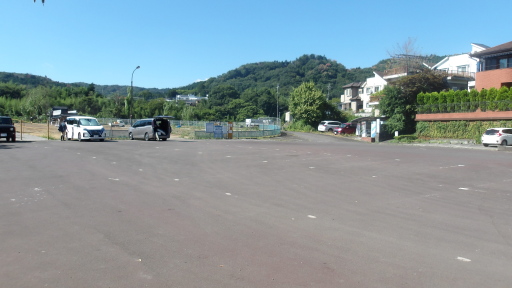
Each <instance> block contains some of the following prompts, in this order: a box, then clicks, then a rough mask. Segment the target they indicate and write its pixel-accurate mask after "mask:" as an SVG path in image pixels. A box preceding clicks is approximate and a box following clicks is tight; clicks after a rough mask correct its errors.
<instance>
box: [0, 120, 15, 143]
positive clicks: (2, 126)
mask: <svg viewBox="0 0 512 288" xmlns="http://www.w3.org/2000/svg"><path fill="white" fill-rule="evenodd" d="M1 138H5V140H6V141H7V142H9V141H12V142H16V127H14V123H13V122H12V118H11V117H7V116H0V139H1Z"/></svg>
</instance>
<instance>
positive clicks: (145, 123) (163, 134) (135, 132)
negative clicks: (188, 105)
mask: <svg viewBox="0 0 512 288" xmlns="http://www.w3.org/2000/svg"><path fill="white" fill-rule="evenodd" d="M170 118H172V116H157V117H154V118H147V119H141V120H137V121H136V122H135V123H133V125H132V127H130V128H129V129H128V138H130V139H131V140H133V139H144V140H146V141H149V140H162V141H166V140H167V139H168V138H170V137H171V132H172V128H171V122H170V121H169V119H170Z"/></svg>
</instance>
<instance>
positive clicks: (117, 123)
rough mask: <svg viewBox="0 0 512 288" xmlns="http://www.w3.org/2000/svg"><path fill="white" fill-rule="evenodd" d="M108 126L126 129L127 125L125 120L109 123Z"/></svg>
mask: <svg viewBox="0 0 512 288" xmlns="http://www.w3.org/2000/svg"><path fill="white" fill-rule="evenodd" d="M108 125H110V126H112V127H116V126H117V127H124V126H125V124H124V121H123V120H117V121H114V122H112V123H108Z"/></svg>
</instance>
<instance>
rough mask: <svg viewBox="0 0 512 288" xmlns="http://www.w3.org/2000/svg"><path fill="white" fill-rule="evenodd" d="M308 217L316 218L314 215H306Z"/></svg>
mask: <svg viewBox="0 0 512 288" xmlns="http://www.w3.org/2000/svg"><path fill="white" fill-rule="evenodd" d="M308 217H309V218H311V219H316V216H313V215H308Z"/></svg>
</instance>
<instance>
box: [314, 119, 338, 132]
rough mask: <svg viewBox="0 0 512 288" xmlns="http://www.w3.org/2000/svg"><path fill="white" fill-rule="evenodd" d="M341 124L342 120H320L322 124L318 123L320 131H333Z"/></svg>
mask: <svg viewBox="0 0 512 288" xmlns="http://www.w3.org/2000/svg"><path fill="white" fill-rule="evenodd" d="M340 125H341V122H340V121H331V120H325V121H322V122H320V124H318V131H320V132H332V131H334V128H335V127H338V126H340Z"/></svg>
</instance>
